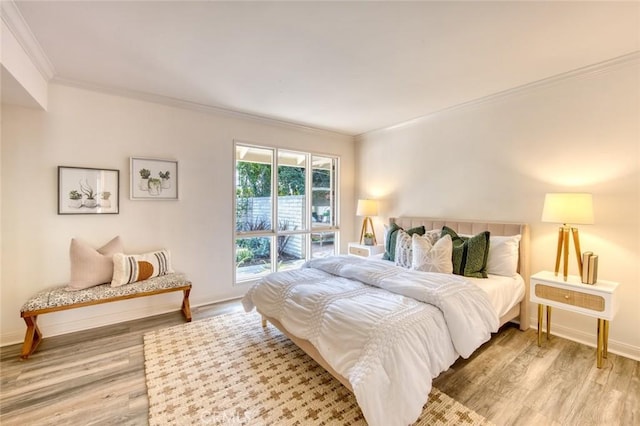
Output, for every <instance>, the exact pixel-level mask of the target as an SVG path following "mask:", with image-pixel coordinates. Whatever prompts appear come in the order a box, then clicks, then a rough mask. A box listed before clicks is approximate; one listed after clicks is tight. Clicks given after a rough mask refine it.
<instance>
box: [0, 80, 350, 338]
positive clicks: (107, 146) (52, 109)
mask: <svg viewBox="0 0 640 426" xmlns="http://www.w3.org/2000/svg"><path fill="white" fill-rule="evenodd" d="M48 104H49V105H48V112H45V111H38V110H33V109H27V108H22V107H15V106H9V105H3V108H2V146H1V160H2V168H1V173H2V179H1V182H2V192H1V194H2V215H1V220H2V228H1V232H2V234H1V235H2V270H1V271H2V281H1V284H0V286H1V288H0V294H1V297H0V299H1V308H2V312H1V325H2V329H1V330H2V333H1V343H2V344H8V343H14V342H18V341H21V340H22V339H23V337H24V331H25V325H24V323H23V322H22V320H21V318H20V306H21V305H22V304H23V303H24V302H25V301H26V300H27V298H29V297H30V296H31V295H33V294H34V293H35V292H36V291H38V290H40V289H43V288H45V287H48V286H51V285H57V284H64V283H65V282H66V281H67V280H68V279H69V255H68V250H69V242H70V239H71V238H72V237H79V238H83V239H85V240H87V241H88V242H90V243H92V244H93V245H94V246H96V247H98V246H100V245H102V244H104V243H106V242H107V241H109V239H111V238H112V237H113V236H115V235H120V236H121V237H122V238H123V240H124V243H125V249H126V251H127V252H130V253H137V252H142V251H147V250H153V249H157V248H161V247H167V248H169V249H170V250H171V252H172V255H173V263H174V267H175V268H176V269H177V270H180V271H184V272H186V273H188V275H189V277H190V278H191V279H192V281H193V285H194V288H193V290H192V292H191V300H192V305H194V306H195V305H201V304H205V303H210V302H214V301H218V300H222V299H227V298H232V297H237V296H240V295H242V294H244V292H245V291H246V289H247V287H246V286H233V285H232V272H233V262H234V256H233V253H234V250H233V247H234V246H233V240H232V230H233V209H232V202H233V187H232V182H233V165H234V151H233V140H234V139H239V140H242V141H250V142H255V143H261V144H268V145H274V146H281V147H286V148H291V149H302V150H309V151H312V152H318V153H324V154H335V155H339V156H340V158H341V166H342V169H341V171H342V173H341V188H340V190H341V191H340V202H341V213H342V228H343V229H344V232H345V233H346V235H351V234H352V233H353V219H354V218H353V214H352V213H351V212H353V211H354V202H353V199H354V189H353V188H354V173H353V170H354V167H353V165H354V143H353V138H351V137H348V136H343V135H338V134H333V133H329V132H323V131H315V130H308V129H303V128H299V127H295V126H287V125H283V124H279V123H276V122H271V123H270V122H269V121H267V120H253V119H247V118H242V117H238V116H234V115H232V114H225V115H221V114H213V113H207V112H197V111H193V110H188V109H181V108H175V107H169V106H165V105H160V104H156V103H149V102H145V101H141V100H136V99H130V98H125V97H121V96H115V95H109V94H104V93H98V92H93V91H88V90H84V89H78V88H72V87H67V86H62V85H56V84H53V85H50V88H49V98H48ZM130 156H144V157H154V158H169V159H177V160H179V167H180V169H179V179H180V198H181V199H180V201H131V200H129V199H128V197H129V188H128V185H129V157H130ZM59 165H65V166H81V167H97V168H112V169H119V170H120V214H118V215H69V216H59V215H57V204H56V203H57V166H59ZM347 241H348V238H343V250H344V249H345V247H344V246H345V245H346V242H347ZM179 305H180V296H179V295H178V294H171V295H162V296H155V297H152V298H144V299H138V300H131V301H125V302H119V303H115V304H107V305H102V306H94V307H87V308H83V309H76V310H72V311H66V312H60V313H53V314H47V315H44V316H41V317H40V319H39V322H40V324H41V329H42V331H43V333H44V334H45V336H51V335H54V334H59V333H66V332H70V331H73V330H77V329H84V328H89V327H92V326H96V325H104V324H108V323H113V322H119V321H123V320H127V319H131V318H136V317H140V316H144V315H149V314H155V313H159V312H163V311H166V310H176V309H178V308H179Z"/></svg>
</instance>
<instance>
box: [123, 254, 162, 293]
mask: <svg viewBox="0 0 640 426" xmlns="http://www.w3.org/2000/svg"><path fill="white" fill-rule="evenodd" d="M171 273H173V270H172V269H171V254H170V253H169V250H160V251H154V252H152V253H145V254H124V253H116V254H114V255H113V279H112V280H111V287H119V286H121V285H124V284H130V283H134V282H136V281H142V280H146V279H149V278H153V277H158V276H160V275H166V274H171Z"/></svg>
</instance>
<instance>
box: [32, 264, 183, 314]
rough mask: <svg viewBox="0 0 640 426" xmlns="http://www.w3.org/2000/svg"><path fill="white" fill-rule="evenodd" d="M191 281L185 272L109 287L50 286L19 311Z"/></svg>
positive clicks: (163, 288)
mask: <svg viewBox="0 0 640 426" xmlns="http://www.w3.org/2000/svg"><path fill="white" fill-rule="evenodd" d="M190 284H191V282H190V281H189V280H188V279H187V277H186V276H185V274H182V273H172V274H167V275H162V276H159V277H154V278H150V279H148V280H144V281H138V282H135V283H132V284H126V285H122V286H120V287H111V285H110V284H108V283H107V284H101V285H98V286H95V287H90V288H87V289H84V290H77V291H67V290H65V288H66V286H58V287H52V288H48V289H45V290H42V291H40V292H38V293H37V294H35V295H34V296H33V297H31V298H30V299H29V300H28V301H27V302H26V303H25V304H24V305H22V308H20V312H21V313H23V312H32V311H40V310H42V309H51V308H61V307H64V306H71V305H76V304H81V303H87V302H95V301H100V300H106V299H111V298H117V297H122V296H130V295H134V294H138V293H147V292H152V291H156V290H167V289H171V288H177V287H183V286H185V285H190Z"/></svg>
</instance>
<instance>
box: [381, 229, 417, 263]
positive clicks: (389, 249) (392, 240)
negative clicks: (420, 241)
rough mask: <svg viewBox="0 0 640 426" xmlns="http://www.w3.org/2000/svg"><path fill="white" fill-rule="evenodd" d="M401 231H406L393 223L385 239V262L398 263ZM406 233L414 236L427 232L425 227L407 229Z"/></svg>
mask: <svg viewBox="0 0 640 426" xmlns="http://www.w3.org/2000/svg"><path fill="white" fill-rule="evenodd" d="M400 230H403V231H404V229H402V228H401V227H399V226H398V225H396V224H395V223H392V224H391V225H390V226H389V230H388V232H387V237H386V238H385V241H384V255H383V256H382V258H383V259H384V260H390V261H392V262H395V261H396V242H397V240H398V231H400ZM405 232H406V233H407V234H409V235H413V234H418V235H424V233H425V232H426V230H425V228H424V226H417V227H415V228H411V229H407V230H406V231H405Z"/></svg>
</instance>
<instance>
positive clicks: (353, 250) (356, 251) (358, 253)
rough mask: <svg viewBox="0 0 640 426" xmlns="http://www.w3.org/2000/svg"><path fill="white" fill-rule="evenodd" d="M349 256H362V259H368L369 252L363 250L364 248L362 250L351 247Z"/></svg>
mask: <svg viewBox="0 0 640 426" xmlns="http://www.w3.org/2000/svg"><path fill="white" fill-rule="evenodd" d="M349 254H354V255H356V256H362V257H368V256H369V250H367V249H363V248H360V247H354V246H351V247H349Z"/></svg>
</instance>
